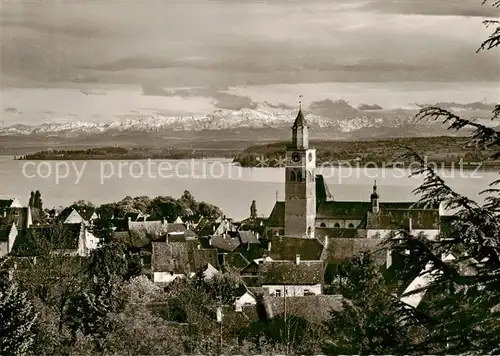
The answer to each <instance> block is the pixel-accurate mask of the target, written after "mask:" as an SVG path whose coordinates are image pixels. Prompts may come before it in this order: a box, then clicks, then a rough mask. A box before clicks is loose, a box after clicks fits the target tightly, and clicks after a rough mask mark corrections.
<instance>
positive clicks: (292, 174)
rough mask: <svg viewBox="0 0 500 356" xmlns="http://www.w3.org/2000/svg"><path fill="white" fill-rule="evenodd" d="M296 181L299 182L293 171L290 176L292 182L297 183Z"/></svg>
mask: <svg viewBox="0 0 500 356" xmlns="http://www.w3.org/2000/svg"><path fill="white" fill-rule="evenodd" d="M296 180H297V177H296V176H295V172H294V171H292V173H291V174H290V181H291V182H295V181H296Z"/></svg>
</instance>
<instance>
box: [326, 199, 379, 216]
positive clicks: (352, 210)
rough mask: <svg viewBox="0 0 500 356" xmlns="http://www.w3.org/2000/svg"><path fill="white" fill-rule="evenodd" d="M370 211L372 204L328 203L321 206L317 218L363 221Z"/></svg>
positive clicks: (353, 202)
mask: <svg viewBox="0 0 500 356" xmlns="http://www.w3.org/2000/svg"><path fill="white" fill-rule="evenodd" d="M370 209H371V203H370V202H356V201H328V202H323V203H321V204H320V205H319V207H318V209H317V213H316V218H335V217H342V218H343V219H348V218H351V219H359V220H361V219H363V217H364V216H365V215H366V213H367V212H368V211H369V210H370Z"/></svg>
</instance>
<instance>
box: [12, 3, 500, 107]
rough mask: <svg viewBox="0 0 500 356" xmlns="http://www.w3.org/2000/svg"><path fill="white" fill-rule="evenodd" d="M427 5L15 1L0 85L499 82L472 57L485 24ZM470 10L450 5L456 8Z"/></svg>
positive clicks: (492, 60) (491, 64)
mask: <svg viewBox="0 0 500 356" xmlns="http://www.w3.org/2000/svg"><path fill="white" fill-rule="evenodd" d="M421 1H425V2H426V3H425V5H426V6H422V5H421V4H420V3H421ZM421 1H420V0H414V1H410V0H401V1H398V2H397V3H396V4H395V5H394V6H395V9H397V11H393V12H395V14H387V13H388V12H391V10H390V8H389V7H388V5H387V4H386V3H390V1H388V0H373V1H371V2H369V3H368V4H367V5H364V6H362V5H363V3H362V2H359V3H358V2H357V3H355V4H354V3H353V2H349V1H341V2H338V1H335V2H331V3H324V2H320V3H318V2H313V3H303V2H300V3H299V2H281V1H279V2H278V1H276V2H267V3H263V2H241V1H196V2H182V3H181V2H170V1H167V2H150V1H148V2H143V1H140V2H133V3H131V4H130V5H128V6H127V7H126V8H124V7H123V6H121V5H122V3H120V2H118V1H112V0H108V1H92V2H81V1H71V2H69V1H68V2H64V1H62V2H61V1H58V2H44V3H43V4H41V3H38V4H37V3H34V2H22V3H21V2H20V3H11V2H8V3H4V4H3V8H2V31H3V43H2V66H3V71H2V75H3V76H4V77H2V80H4V78H9V83H14V84H12V85H16V86H30V85H31V86H32V87H34V86H38V87H39V86H44V85H45V86H47V87H49V86H55V85H59V83H61V82H63V83H65V82H70V83H71V84H73V83H111V84H138V85H146V86H148V85H151V87H150V88H146V89H147V90H145V95H160V96H169V95H170V94H171V93H170V92H168V91H167V93H163V92H162V91H161V90H157V89H158V88H162V87H175V86H210V87H216V88H221V87H227V86H236V85H252V84H255V85H259V84H272V83H299V82H325V81H346V82H370V81H373V82H386V81H449V82H460V81H479V80H484V81H497V80H499V79H500V70H499V69H500V67H499V64H498V58H497V57H496V56H495V55H494V54H493V55H487V54H481V55H476V54H475V49H476V48H477V46H478V45H479V42H480V40H481V39H482V38H483V37H484V33H485V32H484V29H483V27H482V24H481V21H480V20H479V19H477V20H474V21H468V20H467V19H465V18H460V17H458V16H455V17H454V18H452V19H448V18H437V17H436V16H423V17H420V16H419V17H415V16H413V17H412V16H411V15H409V16H406V15H405V16H402V15H401V14H403V13H404V14H412V13H414V12H415V13H418V11H420V12H423V11H428V12H429V13H432V14H437V13H438V12H439V11H445V7H443V6H441V5H435V4H434V2H435V3H436V4H437V3H439V4H442V3H445V1H444V0H421ZM474 1H476V0H474ZM427 2H428V3H429V4H428V5H427ZM465 2H466V3H467V4H469V3H471V1H470V0H467V1H465ZM399 3H401V4H400V5H398V4H399ZM415 4H418V6H417V5H415ZM360 6H361V7H360ZM439 6H441V7H439ZM464 6H465V5H464ZM467 6H469V5H467ZM462 7H463V6H462V5H460V3H459V4H457V2H453V4H452V5H450V4H449V2H447V1H446V8H454V9H455V10H449V11H448V12H453V11H455V12H460V11H461V10H460V11H459V10H456V9H459V8H462ZM427 8H428V9H429V10H426V9H427ZM440 8H443V9H444V10H439V9H440ZM479 8H480V9H481V11H482V9H483V8H484V9H486V7H480V6H479ZM381 13H383V15H381ZM457 27H459V28H461V31H459V32H458V31H456V28H457ZM311 38H314V41H311ZM153 86H156V89H154V88H153ZM181 95H191V93H185V94H181ZM221 105H225V104H221Z"/></svg>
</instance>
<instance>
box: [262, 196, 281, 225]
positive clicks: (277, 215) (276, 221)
mask: <svg viewBox="0 0 500 356" xmlns="http://www.w3.org/2000/svg"><path fill="white" fill-rule="evenodd" d="M266 225H267V226H272V227H285V202H284V201H277V202H276V204H274V208H273V211H272V212H271V215H269V218H268V219H267V222H266Z"/></svg>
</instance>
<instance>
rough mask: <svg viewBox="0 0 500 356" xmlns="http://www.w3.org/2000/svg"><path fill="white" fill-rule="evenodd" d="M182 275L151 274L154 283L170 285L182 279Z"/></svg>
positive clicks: (168, 273)
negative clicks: (175, 280)
mask: <svg viewBox="0 0 500 356" xmlns="http://www.w3.org/2000/svg"><path fill="white" fill-rule="evenodd" d="M183 277H184V275H183V274H175V273H173V274H171V273H170V272H153V282H154V283H170V282H172V281H173V280H174V279H176V278H183Z"/></svg>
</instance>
